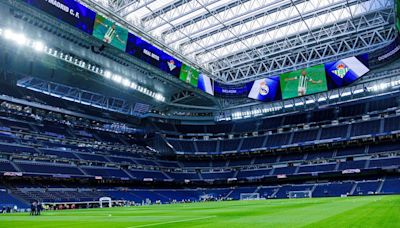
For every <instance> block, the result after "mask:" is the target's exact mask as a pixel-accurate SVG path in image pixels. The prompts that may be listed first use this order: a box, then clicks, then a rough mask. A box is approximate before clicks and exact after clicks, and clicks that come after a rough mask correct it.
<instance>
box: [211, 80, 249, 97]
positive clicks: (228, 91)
mask: <svg viewBox="0 0 400 228" xmlns="http://www.w3.org/2000/svg"><path fill="white" fill-rule="evenodd" d="M248 92H249V89H248V86H247V85H246V84H242V85H227V84H222V83H220V82H218V81H214V94H215V95H218V96H223V97H246V96H247V95H248Z"/></svg>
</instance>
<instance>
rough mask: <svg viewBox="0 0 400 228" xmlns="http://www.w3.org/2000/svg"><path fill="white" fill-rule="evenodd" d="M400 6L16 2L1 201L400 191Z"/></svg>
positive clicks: (5, 28) (122, 201)
mask: <svg viewBox="0 0 400 228" xmlns="http://www.w3.org/2000/svg"><path fill="white" fill-rule="evenodd" d="M398 7H399V8H398ZM398 9H400V2H399V1H397V0H347V1H343V0H307V1H303V0H300V1H297V0H290V1H288V0H281V1H263V0H219V1H218V0H77V1H76V0H18V1H15V0H4V1H1V2H0V18H1V19H2V20H0V209H1V208H7V207H11V208H18V210H19V211H26V210H29V208H31V203H32V202H34V201H37V202H40V203H42V204H44V205H47V206H49V207H50V208H52V209H63V208H64V209H65V208H97V207H99V206H101V203H100V201H99V200H100V199H101V198H108V199H110V200H111V204H112V205H113V206H117V205H118V206H121V205H149V204H173V203H189V202H201V201H228V200H229V201H230V200H246V199H268V200H269V199H271V200H272V199H289V198H311V197H312V198H318V197H345V196H346V197H350V196H369V195H395V194H400V58H399V57H400V37H399V29H400V16H399V15H400V12H398V11H399V10H398ZM72 205H73V207H72Z"/></svg>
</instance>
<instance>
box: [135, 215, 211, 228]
mask: <svg viewBox="0 0 400 228" xmlns="http://www.w3.org/2000/svg"><path fill="white" fill-rule="evenodd" d="M215 217H217V216H215V215H213V216H206V217H200V218H192V219H181V220H175V221H168V222H158V223H150V224H144V225H138V226H130V227H127V228H139V227H148V226H158V225H166V224H171V223H180V222H190V221H196V220H203V219H209V218H215Z"/></svg>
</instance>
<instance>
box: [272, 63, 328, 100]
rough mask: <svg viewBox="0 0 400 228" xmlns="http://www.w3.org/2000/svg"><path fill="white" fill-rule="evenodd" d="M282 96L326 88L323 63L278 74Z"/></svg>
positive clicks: (286, 96) (298, 95)
mask: <svg viewBox="0 0 400 228" xmlns="http://www.w3.org/2000/svg"><path fill="white" fill-rule="evenodd" d="M280 84H281V90H282V98H283V99H289V98H294V97H300V96H305V95H310V94H314V93H319V92H324V91H327V90H328V86H327V82H326V75H325V68H324V64H321V65H317V66H313V67H308V68H305V69H301V70H296V71H293V72H289V73H285V74H281V75H280Z"/></svg>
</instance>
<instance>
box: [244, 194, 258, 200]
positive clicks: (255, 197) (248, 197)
mask: <svg viewBox="0 0 400 228" xmlns="http://www.w3.org/2000/svg"><path fill="white" fill-rule="evenodd" d="M258 199H260V193H240V200H258Z"/></svg>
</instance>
